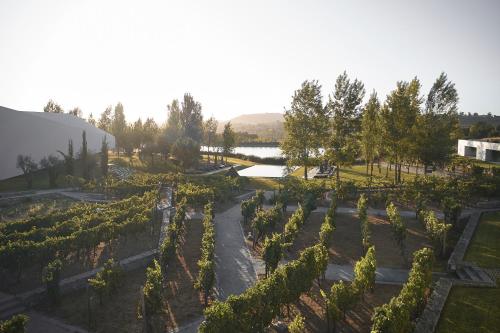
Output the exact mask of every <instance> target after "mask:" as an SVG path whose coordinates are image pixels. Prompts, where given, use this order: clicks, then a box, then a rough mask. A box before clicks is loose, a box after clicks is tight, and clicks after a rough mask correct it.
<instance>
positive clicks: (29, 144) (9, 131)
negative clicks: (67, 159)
mask: <svg viewBox="0 0 500 333" xmlns="http://www.w3.org/2000/svg"><path fill="white" fill-rule="evenodd" d="M84 130H85V132H86V135H87V146H88V149H89V150H90V151H92V152H99V151H100V150H101V143H102V139H103V137H104V136H106V139H107V141H108V145H109V147H110V149H113V148H114V147H115V137H114V136H113V135H111V134H109V133H107V132H105V131H103V130H101V129H99V128H97V127H95V126H92V125H90V124H89V123H87V122H86V121H85V120H83V119H81V118H78V117H76V116H73V115H69V114H58V113H45V112H28V111H16V110H12V109H8V108H5V107H1V106H0V179H6V178H10V177H14V176H18V175H20V174H21V173H22V172H21V170H19V169H17V168H16V162H17V155H19V154H22V155H31V157H32V158H33V159H34V160H35V161H36V162H39V161H40V160H41V159H42V158H43V157H45V156H48V155H50V154H52V155H56V156H58V157H59V158H61V157H62V156H61V155H60V154H59V153H58V152H57V151H58V150H60V151H62V152H64V153H66V152H67V150H68V141H69V140H70V139H71V140H73V149H74V152H75V155H76V154H77V153H78V152H79V151H80V148H81V145H82V132H83V131H84Z"/></svg>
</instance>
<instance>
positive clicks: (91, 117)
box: [87, 112, 96, 126]
mask: <svg viewBox="0 0 500 333" xmlns="http://www.w3.org/2000/svg"><path fill="white" fill-rule="evenodd" d="M87 122H88V123H89V124H90V125H92V126H95V125H96V121H95V119H94V115H93V114H92V112H91V113H90V114H89V117H88V118H87Z"/></svg>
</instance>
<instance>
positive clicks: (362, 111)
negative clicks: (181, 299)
mask: <svg viewBox="0 0 500 333" xmlns="http://www.w3.org/2000/svg"><path fill="white" fill-rule="evenodd" d="M365 92H366V91H365V87H364V84H363V83H362V82H361V81H360V80H358V79H354V80H352V79H350V78H349V76H348V75H347V73H346V72H344V73H342V74H341V75H339V76H338V78H337V80H336V83H335V87H334V89H333V92H332V93H331V94H330V95H329V96H328V101H327V102H326V103H324V102H323V96H322V94H321V85H320V84H319V82H318V81H316V80H312V81H307V80H306V81H304V82H303V83H302V85H301V87H300V88H299V89H298V90H296V91H295V93H294V95H293V97H292V102H291V106H290V108H289V109H288V110H286V111H285V138H284V140H283V142H282V144H281V148H282V149H283V151H284V154H285V155H286V157H287V158H288V163H289V164H291V165H300V166H303V167H304V177H305V178H306V179H307V169H308V167H310V166H313V165H317V164H318V163H319V162H318V160H320V161H321V162H324V161H326V162H328V163H330V164H331V165H333V166H335V167H336V168H335V169H336V176H337V180H338V179H339V178H340V176H339V173H340V168H342V167H347V166H350V165H352V164H353V163H354V162H355V161H356V159H358V158H362V159H363V160H364V161H365V163H366V168H367V173H369V174H370V175H372V173H373V166H374V164H375V163H377V164H378V166H379V168H380V161H385V162H387V165H388V166H389V165H392V166H394V170H395V172H394V181H395V183H399V182H401V168H402V166H403V165H405V166H408V167H409V166H411V165H413V166H415V165H417V164H420V165H422V166H424V170H425V169H426V167H428V166H443V165H444V164H445V163H446V162H448V161H449V160H450V158H451V156H452V153H453V150H454V147H455V144H456V139H457V138H458V136H459V123H458V114H457V103H458V93H457V91H456V89H455V85H454V83H452V82H451V81H449V80H448V78H447V76H446V74H445V73H441V75H440V76H439V77H438V78H437V79H436V81H435V82H434V84H433V86H432V88H431V89H430V91H429V93H428V94H427V97H426V98H424V97H423V96H422V95H421V84H420V81H419V80H418V78H417V77H415V78H414V79H412V80H411V81H399V82H397V84H396V88H395V89H394V90H393V91H391V92H390V93H389V94H388V95H387V97H386V99H385V101H384V102H383V103H382V102H381V101H380V99H379V97H378V95H377V93H376V91H373V92H372V93H371V95H370V97H369V99H368V102H367V103H366V104H364V105H363V104H362V101H363V98H364V96H365ZM321 149H324V154H322V152H321Z"/></svg>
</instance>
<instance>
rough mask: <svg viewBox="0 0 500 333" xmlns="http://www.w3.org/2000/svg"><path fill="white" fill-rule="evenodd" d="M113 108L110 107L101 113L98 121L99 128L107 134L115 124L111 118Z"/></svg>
mask: <svg viewBox="0 0 500 333" xmlns="http://www.w3.org/2000/svg"><path fill="white" fill-rule="evenodd" d="M112 110H113V108H112V107H111V106H108V107H107V108H106V110H104V111H103V113H101V116H100V118H99V120H98V121H97V127H98V128H100V129H102V130H103V131H106V132H111V126H112V123H113V118H112V117H111V112H112Z"/></svg>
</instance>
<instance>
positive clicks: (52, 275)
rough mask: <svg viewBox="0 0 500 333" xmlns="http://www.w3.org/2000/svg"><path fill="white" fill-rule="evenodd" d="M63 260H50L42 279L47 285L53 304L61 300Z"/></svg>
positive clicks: (48, 294)
mask: <svg viewBox="0 0 500 333" xmlns="http://www.w3.org/2000/svg"><path fill="white" fill-rule="evenodd" d="M61 270H62V262H61V260H59V259H56V260H54V261H52V262H50V263H49V264H48V265H47V267H45V269H44V271H43V276H42V280H43V283H45V284H46V286H47V296H48V297H49V300H50V302H51V303H52V304H54V305H57V304H59V301H60V292H59V282H60V281H61Z"/></svg>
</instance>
